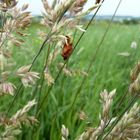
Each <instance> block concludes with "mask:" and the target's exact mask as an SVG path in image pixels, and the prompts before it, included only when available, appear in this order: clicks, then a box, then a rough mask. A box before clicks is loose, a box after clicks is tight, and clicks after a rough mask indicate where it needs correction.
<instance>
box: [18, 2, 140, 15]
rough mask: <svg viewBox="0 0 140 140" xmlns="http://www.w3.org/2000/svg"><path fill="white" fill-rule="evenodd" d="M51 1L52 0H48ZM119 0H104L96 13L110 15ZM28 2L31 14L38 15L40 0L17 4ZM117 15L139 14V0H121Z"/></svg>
mask: <svg viewBox="0 0 140 140" xmlns="http://www.w3.org/2000/svg"><path fill="white" fill-rule="evenodd" d="M48 1H52V0H48ZM94 1H95V0H88V3H87V5H86V7H85V8H86V9H87V8H89V7H90V6H92V4H93V3H94ZM118 2H119V0H105V2H104V3H103V6H102V7H101V9H100V11H99V13H98V15H112V14H113V13H114V11H115V8H116V7H117V4H118ZM24 3H28V4H29V5H30V6H29V11H31V12H32V14H33V15H40V14H41V12H42V11H43V5H42V3H41V0H19V4H18V6H21V5H23V4H24ZM117 15H121V16H137V17H139V16H140V0H122V4H121V6H120V8H119V10H118V12H117Z"/></svg>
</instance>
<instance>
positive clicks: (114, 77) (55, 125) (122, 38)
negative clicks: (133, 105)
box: [2, 21, 140, 140]
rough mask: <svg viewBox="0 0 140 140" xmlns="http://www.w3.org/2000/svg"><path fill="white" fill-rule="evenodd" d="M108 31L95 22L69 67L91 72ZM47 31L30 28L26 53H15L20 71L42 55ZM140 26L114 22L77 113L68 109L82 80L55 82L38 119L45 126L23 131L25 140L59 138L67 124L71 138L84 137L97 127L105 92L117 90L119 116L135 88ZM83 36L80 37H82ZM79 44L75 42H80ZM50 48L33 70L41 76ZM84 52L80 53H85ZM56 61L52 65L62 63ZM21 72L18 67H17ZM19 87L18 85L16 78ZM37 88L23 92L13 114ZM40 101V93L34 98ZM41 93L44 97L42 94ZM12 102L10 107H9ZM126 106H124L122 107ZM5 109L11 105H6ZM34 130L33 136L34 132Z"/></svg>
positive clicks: (101, 24) (116, 100) (59, 57)
mask: <svg viewBox="0 0 140 140" xmlns="http://www.w3.org/2000/svg"><path fill="white" fill-rule="evenodd" d="M107 26H108V23H107V22H103V21H102V22H95V23H93V24H92V25H91V26H90V27H89V29H88V31H87V32H86V34H85V36H84V37H83V39H82V41H81V42H80V44H79V45H78V47H77V48H76V50H75V52H74V54H73V55H72V59H70V62H69V63H68V67H70V68H72V69H79V70H85V71H86V70H87V67H88V65H89V63H90V61H91V58H92V57H93V55H95V51H96V49H97V46H98V44H99V43H100V41H101V38H102V36H103V34H104V32H105V30H106V28H107ZM39 29H40V30H46V31H47V29H46V28H45V27H42V26H40V25H38V24H36V23H35V24H32V26H31V27H30V28H29V29H28V33H29V34H30V36H29V37H27V38H25V40H26V41H25V42H26V44H24V47H23V48H14V54H13V55H14V59H15V61H16V62H17V64H16V67H17V68H18V67H20V66H23V65H27V64H30V63H31V62H32V59H33V57H34V56H35V54H36V53H37V51H38V50H39V48H40V46H41V43H42V41H41V40H40V39H39V36H38V34H37V31H38V30H39ZM139 33H140V28H139V25H137V24H136V25H124V24H117V23H113V24H112V26H111V28H110V30H109V33H108V34H107V36H106V38H105V40H104V42H103V44H102V46H101V49H100V50H99V52H98V54H97V57H96V61H95V62H94V65H93V66H92V69H91V71H90V73H89V75H88V77H87V80H86V82H85V84H84V86H83V87H82V91H81V93H80V96H78V100H77V101H76V104H75V105H74V108H73V110H72V111H71V110H69V109H68V106H69V105H70V104H71V103H72V101H73V99H74V97H75V93H76V91H77V88H78V87H79V85H80V83H81V81H82V77H81V76H75V77H67V76H65V75H64V74H63V73H62V74H61V76H60V78H59V79H58V81H57V83H55V85H54V87H53V89H52V91H51V93H50V95H49V96H48V100H47V101H46V103H45V104H46V105H47V108H43V110H42V112H41V115H40V117H39V121H40V125H39V126H37V127H35V128H34V129H33V130H31V129H27V128H25V129H24V133H23V135H22V136H21V137H22V139H25V140H26V139H27V140H28V139H34V140H40V139H41V140H42V139H46V140H48V139H51V140H58V139H60V129H61V125H62V124H63V123H64V124H65V125H66V126H67V127H68V128H69V130H70V134H71V136H70V139H72V140H73V139H74V138H75V137H76V136H78V135H79V134H80V133H81V132H83V128H84V126H87V127H88V126H92V125H94V126H95V125H96V124H98V118H99V112H100V102H99V94H100V92H101V91H103V90H104V89H107V90H109V91H110V90H113V89H114V88H116V89H117V95H116V97H115V102H114V112H115V105H116V103H118V102H119V100H120V98H121V97H122V96H123V94H125V93H126V92H127V90H128V86H129V83H130V78H129V74H130V70H131V69H132V68H133V66H134V65H135V63H136V62H137V61H138V60H139V52H140V46H139V44H138V48H137V49H132V48H131V47H130V45H131V42H132V41H136V42H139ZM79 35H80V33H79V32H78V34H77V35H76V38H78V37H79ZM75 40H76V39H75ZM47 47H48V46H47V45H46V48H45V49H44V51H43V52H42V53H41V56H40V57H39V59H38V60H37V62H36V63H35V65H34V67H33V69H35V70H36V71H41V69H42V67H43V65H44V57H45V55H46V53H47ZM81 48H82V49H83V51H82V52H81V53H80V54H77V53H78V52H79V50H80V49H81ZM121 52H128V53H130V56H128V57H125V56H119V55H118V53H121ZM57 62H63V59H62V57H61V54H60V55H59V56H58V60H57ZM57 62H55V63H54V64H53V65H54V66H55V65H56V64H57ZM15 69H16V68H15ZM51 72H52V74H53V76H54V77H55V76H56V75H57V71H56V69H51ZM12 80H13V82H14V83H15V84H16V85H17V84H19V83H20V82H19V80H18V81H17V80H15V79H12ZM47 89H48V87H47V85H46V84H44V88H43V90H42V93H41V97H43V95H44V94H46V92H47ZM34 90H36V89H35V87H34V88H33V89H31V88H27V89H23V90H22V92H21V93H20V95H19V97H18V99H17V100H16V103H15V104H14V105H13V108H12V111H13V112H14V111H16V110H17V108H19V107H21V106H22V105H23V104H24V103H26V102H27V101H28V100H29V99H30V97H31V95H32V94H33V93H34ZM35 94H36V95H34V96H36V97H38V95H37V94H38V90H36V93H35ZM39 94H40V93H39ZM5 100H9V101H11V100H12V98H11V99H9V97H5V99H4V100H2V104H4V103H5V102H4V101H5ZM8 103H9V102H7V104H8ZM124 105H125V104H122V106H120V107H119V109H121V108H123V106H124ZM5 106H6V105H5ZM80 111H84V112H85V113H86V114H87V115H88V117H89V122H90V123H89V124H87V123H85V122H82V121H80V120H78V113H79V112H80ZM29 130H30V131H29Z"/></svg>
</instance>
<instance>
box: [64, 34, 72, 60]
mask: <svg viewBox="0 0 140 140" xmlns="http://www.w3.org/2000/svg"><path fill="white" fill-rule="evenodd" d="M66 38H67V41H66V42H65V44H64V46H63V49H62V54H61V55H62V57H63V59H64V60H67V59H68V58H69V57H70V55H71V54H72V51H73V46H72V43H71V41H70V37H69V36H66Z"/></svg>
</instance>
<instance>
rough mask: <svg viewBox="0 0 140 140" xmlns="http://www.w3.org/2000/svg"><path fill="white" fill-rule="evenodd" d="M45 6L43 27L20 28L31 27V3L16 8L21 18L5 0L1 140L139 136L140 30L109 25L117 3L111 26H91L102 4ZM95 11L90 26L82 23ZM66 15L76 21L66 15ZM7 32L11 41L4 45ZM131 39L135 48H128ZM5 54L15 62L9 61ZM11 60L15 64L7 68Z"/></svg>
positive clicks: (0, 81)
mask: <svg viewBox="0 0 140 140" xmlns="http://www.w3.org/2000/svg"><path fill="white" fill-rule="evenodd" d="M14 2H15V1H14ZM42 2H43V4H44V8H45V9H46V13H44V17H43V19H44V21H43V25H42V24H40V23H32V24H31V25H30V27H29V28H28V29H26V30H24V31H23V29H25V28H24V27H27V26H28V25H29V24H27V25H26V22H28V23H30V16H29V13H28V12H27V13H26V12H25V13H24V10H26V9H27V7H28V6H27V5H24V6H23V7H22V9H23V11H22V10H21V11H18V12H19V17H16V18H14V16H15V14H14V13H13V15H11V16H13V18H11V17H9V14H10V13H9V11H10V10H11V11H12V10H13V11H14V10H15V9H13V7H14V6H15V5H16V2H15V3H13V2H12V1H10V0H9V1H7V0H6V1H1V7H2V8H3V9H2V14H3V13H4V14H3V18H4V19H6V18H7V19H6V21H5V23H3V25H2V30H3V32H1V43H2V44H3V42H4V46H2V48H1V49H0V51H1V53H0V54H1V55H2V56H3V58H4V59H1V61H0V62H1V63H0V66H2V69H1V71H0V72H1V77H0V95H4V96H3V97H2V98H1V99H0V101H1V104H2V106H1V107H0V111H1V112H4V113H3V114H2V117H1V119H0V124H1V126H0V128H1V129H0V131H1V134H0V138H1V139H8V140H10V139H35V140H40V139H51V140H55V139H56V140H58V139H63V140H66V139H71V140H74V139H79V140H94V139H95V140H96V139H98V140H99V139H108V140H113V139H127V138H130V139H135V138H139V130H140V129H139V105H138V103H136V102H137V100H138V94H139V89H140V88H139V86H140V84H139V83H140V82H139V72H140V69H139V63H138V64H136V62H138V60H139V53H138V52H139V37H138V36H139V30H140V28H139V25H137V24H136V25H133V24H132V25H125V24H122V23H112V22H113V18H114V16H115V14H116V12H117V9H118V8H119V5H120V3H119V4H118V7H117V9H116V11H115V13H114V15H113V16H112V19H111V20H110V21H93V19H94V18H95V15H96V13H97V12H98V10H99V9H100V6H101V5H100V4H98V3H99V2H100V1H96V4H97V5H94V6H93V7H92V8H91V9H89V10H88V11H87V12H86V13H83V12H81V10H82V8H83V6H84V4H85V3H86V1H81V3H78V2H79V1H77V3H75V1H72V0H70V1H62V3H59V2H58V1H56V0H54V3H53V5H52V6H50V4H49V3H48V1H47V0H43V1H42ZM102 2H103V1H102ZM102 2H101V3H102ZM120 2H121V1H120ZM95 8H97V9H96V11H95V14H94V15H93V18H92V19H91V20H90V21H87V22H82V21H81V20H80V19H81V17H83V16H85V15H86V14H88V13H89V12H91V10H93V9H95ZM9 9H10V10H9ZM69 9H70V10H69ZM68 10H69V11H70V13H71V15H73V16H75V18H74V19H70V18H66V17H65V16H64V15H65V13H66V12H67V11H68ZM15 11H16V10H15ZM16 12H17V11H16ZM20 12H21V13H20ZM22 12H23V13H22ZM77 13H78V14H79V15H77ZM18 18H19V20H18ZM26 20H27V21H26ZM3 21H4V20H3ZM7 21H8V22H7ZM24 21H26V22H24ZM19 22H21V23H20V24H19ZM75 22H76V23H75ZM17 23H18V24H17ZM80 24H83V25H84V27H85V30H86V32H85V31H84V27H83V29H82V27H81V26H79V25H80ZM19 25H20V27H19ZM15 27H19V28H15ZM4 29H6V30H4ZM18 29H19V30H18ZM77 29H79V30H77ZM9 31H10V32H9ZM81 31H82V33H81ZM19 32H20V33H19ZM5 33H6V34H8V35H6V38H5V40H6V42H5V40H2V37H3V36H4V37H5ZM26 33H28V34H29V35H26ZM19 34H20V35H19ZM13 36H14V37H15V38H13ZM68 38H70V40H71V41H74V42H72V49H73V50H72V53H71V52H68V53H67V57H66V60H63V58H64V55H63V53H64V52H63V51H64V47H65V46H67V47H69V46H70V44H69V42H68ZM23 41H24V43H23ZM134 41H135V42H136V45H137V47H136V48H133V47H130V46H131V43H132V42H134ZM11 43H12V44H11ZM13 44H14V45H13ZM9 45H10V47H9ZM15 45H17V46H18V47H15ZM7 46H8V47H7ZM19 46H20V47H19ZM69 49H70V48H69ZM7 50H8V51H11V52H12V57H8V58H7V57H6V55H5V54H4V53H5V51H7ZM6 53H8V52H6ZM5 60H6V63H5ZM23 60H24V61H23ZM11 62H15V64H14V65H8V64H11ZM30 64H31V65H30ZM135 65H136V66H135ZM134 66H135V68H134V70H133V71H132V72H131V76H130V71H131V69H132V68H133V67H134ZM15 87H16V88H15ZM104 89H108V91H111V92H108V91H107V90H104ZM113 89H116V90H113ZM14 91H15V93H14ZM100 93H101V94H100ZM130 93H131V94H130ZM7 94H10V95H14V97H11V96H9V95H7ZM29 100H31V101H29ZM27 102H28V103H27ZM23 104H27V105H25V106H24V107H23ZM100 104H101V105H100ZM33 106H35V107H34V108H33V109H31V108H32V107H33ZM20 108H21V109H20ZM17 110H18V111H17ZM29 110H30V115H29V114H27V112H28V111H29ZM15 112H17V113H15ZM13 114H14V115H13ZM122 123H123V125H122ZM33 124H36V125H34V126H33V127H27V126H32V125H33ZM128 124H129V125H128ZM132 132H133V133H132Z"/></svg>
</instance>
